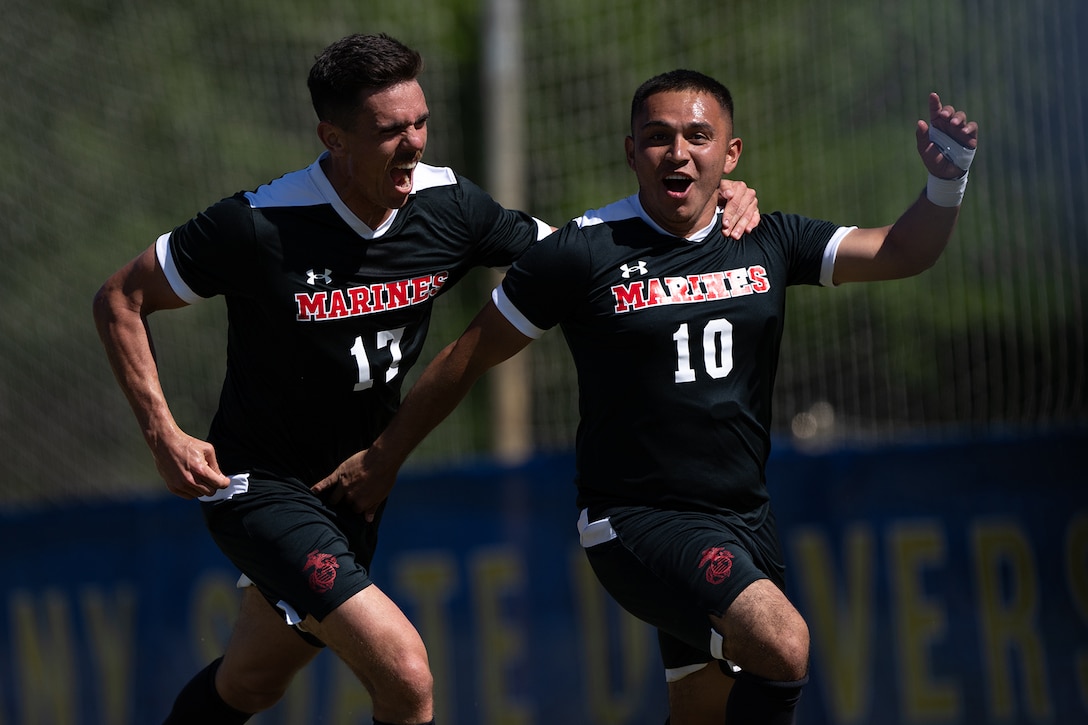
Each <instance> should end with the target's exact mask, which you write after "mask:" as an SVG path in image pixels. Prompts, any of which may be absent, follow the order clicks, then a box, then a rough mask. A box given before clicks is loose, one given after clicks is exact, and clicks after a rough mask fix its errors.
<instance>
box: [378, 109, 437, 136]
mask: <svg viewBox="0 0 1088 725" xmlns="http://www.w3.org/2000/svg"><path fill="white" fill-rule="evenodd" d="M430 118H431V112H430V111H427V112H426V113H424V114H423V115H422V116H420V117H419V118H417V119H416V120H414V121H408V122H406V123H391V124H388V125H386V126H378V133H395V132H397V131H400V130H402V129H405V128H408V127H409V126H419V125H420V124H423V123H426V122H427V121H428V120H430Z"/></svg>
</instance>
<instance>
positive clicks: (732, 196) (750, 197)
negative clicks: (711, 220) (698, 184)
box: [718, 178, 759, 239]
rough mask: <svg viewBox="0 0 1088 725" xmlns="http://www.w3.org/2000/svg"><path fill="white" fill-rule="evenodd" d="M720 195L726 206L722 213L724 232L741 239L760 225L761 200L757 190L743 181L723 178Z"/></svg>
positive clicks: (719, 187) (726, 234) (719, 189)
mask: <svg viewBox="0 0 1088 725" xmlns="http://www.w3.org/2000/svg"><path fill="white" fill-rule="evenodd" d="M718 196H719V198H720V200H721V205H722V206H723V207H725V211H724V213H723V214H722V234H724V235H725V236H727V237H733V239H740V238H741V237H742V236H744V235H745V234H747V233H748V232H750V231H752V230H753V229H755V228H756V227H757V226H758V225H759V200H758V199H756V190H755V189H750V188H748V185H747V184H745V183H744V182H743V181H740V180H737V181H734V180H732V179H725V178H723V179H722V180H721V183H720V184H719V185H718Z"/></svg>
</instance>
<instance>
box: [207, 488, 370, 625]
mask: <svg viewBox="0 0 1088 725" xmlns="http://www.w3.org/2000/svg"><path fill="white" fill-rule="evenodd" d="M232 479H233V481H234V484H233V485H232V486H231V488H230V489H226V490H225V491H221V492H219V494H218V496H217V497H213V499H215V498H218V500H207V499H201V508H202V510H203V513H204V521H205V523H206V524H207V526H208V530H209V531H210V532H211V535H212V538H213V539H214V540H215V543H216V544H217V545H218V546H219V548H220V550H222V552H223V553H224V554H225V555H226V556H227V558H228V559H230V560H231V562H232V563H233V564H234V565H235V566H236V567H238V569H240V570H241V572H242V573H243V574H245V575H246V576H247V577H249V579H250V580H252V582H253V584H254V585H255V586H256V587H257V589H258V590H260V592H261V593H262V594H263V595H264V597H265V598H266V599H268V601H269V602H271V603H272V604H273V605H275V606H276V607H278V608H279V609H280V610H281V611H282V612H283V613H284V615H285V620H286V621H287V622H288V623H289V624H297V623H298V622H299V621H301V620H302V619H304V618H305V617H306V615H307V614H310V615H313V617H314V618H315V619H317V620H318V621H321V620H323V619H324V618H325V617H326V616H327V615H328V614H329V613H330V612H332V611H333V610H334V609H336V608H337V607H338V606H340V605H341V604H343V603H344V602H345V601H347V600H348V599H350V598H351V597H352V596H354V595H355V594H357V593H358V592H360V591H362V590H363V589H365V588H366V587H368V586H370V584H371V579H370V573H369V571H368V569H369V567H370V562H371V561H372V560H373V558H374V549H375V547H376V546H377V543H378V523H379V522H380V520H381V510H382V509H384V506H385V504H384V503H383V504H382V509H379V511H378V515H377V516H376V517H375V519H374V521H373V522H371V523H367V522H366V519H365V518H364V517H363V515H362V514H354V513H349V512H346V511H342V510H337V509H332V508H329V507H328V506H326V505H325V504H324V502H322V500H321V499H319V498H318V497H317V496H315V495H314V494H313V493H312V492H311V491H310V488H309V486H307V485H306V484H304V483H302V482H301V481H299V480H297V479H277V478H273V477H271V476H268V475H266V474H263V473H257V472H253V473H250V474H242V475H240V476H233V477H232ZM227 496H229V498H228V497H227Z"/></svg>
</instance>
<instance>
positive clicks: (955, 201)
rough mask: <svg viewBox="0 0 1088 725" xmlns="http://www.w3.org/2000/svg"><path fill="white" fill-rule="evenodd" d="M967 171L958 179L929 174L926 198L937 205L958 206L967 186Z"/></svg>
mask: <svg viewBox="0 0 1088 725" xmlns="http://www.w3.org/2000/svg"><path fill="white" fill-rule="evenodd" d="M967 176H968V175H967V173H966V172H965V173H964V175H963V176H961V177H960V178H958V179H942V178H941V177H939V176H934V175H933V174H930V175H929V182H928V183H927V184H926V198H927V199H929V200H930V201H931V202H933V203H934V204H936V205H937V206H959V205H960V202H961V201H963V192H964V189H966V188H967Z"/></svg>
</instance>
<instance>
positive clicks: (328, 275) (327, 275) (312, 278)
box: [306, 269, 332, 287]
mask: <svg viewBox="0 0 1088 725" xmlns="http://www.w3.org/2000/svg"><path fill="white" fill-rule="evenodd" d="M319 280H320V281H321V282H322V283H323V284H332V270H331V269H326V270H325V271H324V272H315V271H314V270H312V269H311V270H308V271H307V272H306V284H308V285H310V286H311V287H313V286H314V285H315V284H317V282H318V281H319Z"/></svg>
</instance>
